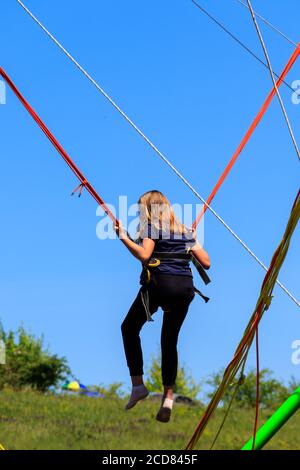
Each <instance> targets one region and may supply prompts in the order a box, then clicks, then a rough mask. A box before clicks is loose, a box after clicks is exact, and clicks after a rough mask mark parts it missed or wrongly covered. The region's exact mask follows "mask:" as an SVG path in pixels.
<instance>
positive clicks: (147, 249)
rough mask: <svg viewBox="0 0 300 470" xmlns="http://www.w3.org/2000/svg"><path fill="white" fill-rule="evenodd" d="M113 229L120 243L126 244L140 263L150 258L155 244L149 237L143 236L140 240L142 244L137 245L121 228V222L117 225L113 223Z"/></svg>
mask: <svg viewBox="0 0 300 470" xmlns="http://www.w3.org/2000/svg"><path fill="white" fill-rule="evenodd" d="M114 229H115V231H116V233H117V235H118V237H119V238H120V240H121V241H122V243H123V244H124V245H125V246H126V248H127V249H128V250H129V251H130V253H131V254H132V255H133V256H135V258H137V259H138V260H140V261H141V262H142V263H145V262H146V261H148V259H149V258H151V255H152V253H153V251H154V246H155V242H154V241H153V240H151V239H150V238H145V239H144V240H143V242H142V245H138V244H137V243H135V242H134V241H132V240H130V238H128V235H127V233H126V231H125V230H124V229H123V227H122V224H120V225H119V226H116V225H115V226H114Z"/></svg>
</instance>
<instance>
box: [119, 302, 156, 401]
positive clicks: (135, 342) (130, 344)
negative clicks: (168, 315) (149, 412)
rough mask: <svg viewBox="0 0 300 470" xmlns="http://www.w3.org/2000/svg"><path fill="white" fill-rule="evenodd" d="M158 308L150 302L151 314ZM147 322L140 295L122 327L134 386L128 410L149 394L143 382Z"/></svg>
mask: <svg viewBox="0 0 300 470" xmlns="http://www.w3.org/2000/svg"><path fill="white" fill-rule="evenodd" d="M157 308H158V307H157V305H156V304H154V302H153V299H152V300H150V311H151V313H154V312H155V311H156V310H157ZM146 321H147V316H146V312H145V308H144V305H143V302H142V299H141V296H140V293H139V294H138V296H137V297H136V299H135V301H134V302H133V304H132V306H131V308H130V310H129V312H128V314H127V316H126V318H125V319H124V321H123V323H122V326H121V330H122V337H123V343H124V350H125V355H126V361H127V365H128V368H129V372H130V377H131V382H132V386H133V387H132V393H131V397H130V399H129V402H128V403H127V405H126V407H125V408H126V409H127V410H128V409H130V408H132V407H133V406H134V405H135V404H136V403H137V402H138V401H139V400H141V399H142V398H145V397H146V396H147V395H148V393H149V392H148V390H147V389H146V387H145V385H144V382H143V374H144V371H143V353H142V348H141V339H140V331H141V329H142V327H143V325H144V324H145V323H146Z"/></svg>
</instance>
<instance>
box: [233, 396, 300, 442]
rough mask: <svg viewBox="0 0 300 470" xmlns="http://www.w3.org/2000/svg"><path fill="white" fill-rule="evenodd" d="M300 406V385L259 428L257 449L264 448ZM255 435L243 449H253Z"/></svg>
mask: <svg viewBox="0 0 300 470" xmlns="http://www.w3.org/2000/svg"><path fill="white" fill-rule="evenodd" d="M299 408H300V387H299V388H297V390H295V391H294V393H293V394H292V395H291V396H290V397H289V398H288V399H287V400H286V401H285V402H284V403H283V405H281V407H280V408H279V409H278V410H277V411H276V412H275V413H274V414H273V416H271V418H270V419H268V421H267V422H266V423H265V424H264V425H263V426H262V427H261V428H260V429H259V431H258V432H257V434H256V438H255V450H259V449H262V448H263V447H264V445H265V444H266V443H267V442H269V441H270V440H271V439H272V437H273V436H274V435H275V434H276V433H277V432H278V431H279V430H280V429H281V428H282V426H283V425H284V424H285V423H286V422H287V421H288V420H289V419H290V418H291V417H292V416H293V414H295V413H296V411H297V410H298V409H299ZM252 445H253V437H252V438H251V439H250V440H249V441H248V442H247V444H245V445H244V447H243V448H242V450H252Z"/></svg>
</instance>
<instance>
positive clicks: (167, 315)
mask: <svg viewBox="0 0 300 470" xmlns="http://www.w3.org/2000/svg"><path fill="white" fill-rule="evenodd" d="M194 296H195V293H194V286H193V280H192V278H182V279H181V282H180V283H178V278H177V277H175V276H173V277H170V278H167V279H166V285H165V286H164V301H163V308H164V318H163V326H162V332H161V353H162V357H161V361H162V362H161V369H162V382H163V386H164V394H163V400H162V404H161V408H160V410H159V412H158V414H157V417H156V419H158V420H159V421H162V422H168V421H169V419H170V416H171V411H172V406H173V391H174V388H175V384H176V377H177V369H178V354H177V342H178V336H179V332H180V329H181V327H182V324H183V322H184V320H185V318H186V315H187V313H188V309H189V305H190V303H191V301H192V300H193V298H194Z"/></svg>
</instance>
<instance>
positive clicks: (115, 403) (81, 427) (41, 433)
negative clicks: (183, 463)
mask: <svg viewBox="0 0 300 470" xmlns="http://www.w3.org/2000/svg"><path fill="white" fill-rule="evenodd" d="M125 403H126V399H121V398H100V399H95V398H88V397H80V396H78V397H77V396H54V395H42V394H39V393H36V392H32V391H22V392H13V391H10V390H5V391H3V392H1V393H0V443H1V444H3V445H4V447H5V448H7V449H10V450H16V449H22V450H23V449H24V450H38V449H50V450H184V448H185V446H186V444H187V442H188V441H189V439H190V438H191V436H192V433H193V432H194V430H195V428H196V425H197V424H198V422H199V419H200V417H201V416H202V413H203V408H201V407H200V406H194V407H190V406H187V405H184V404H177V403H176V404H175V407H174V411H173V415H172V418H171V421H170V422H169V423H167V424H166V423H159V422H158V421H156V420H155V416H156V413H157V410H158V408H159V405H160V401H157V400H154V399H149V398H147V399H146V400H144V401H143V402H140V403H138V404H137V405H136V407H135V408H133V409H132V410H130V411H128V412H125V411H124V405H125ZM271 414H272V413H271V412H269V413H268V412H266V411H262V412H261V424H262V423H263V422H264V421H265V420H266V419H267V418H268V417H269V416H270V415H271ZM222 416H223V411H222V410H218V411H217V413H216V415H215V416H214V417H213V419H212V421H211V423H210V425H209V426H208V428H207V429H206V431H205V434H204V435H203V437H202V439H201V440H200V442H199V445H198V447H197V449H209V447H210V444H211V442H212V440H213V438H214V436H215V434H216V432H217V429H218V426H219V424H220V422H221V420H222ZM253 422H254V410H246V409H238V408H236V409H233V410H232V412H231V415H230V417H229V419H228V422H227V424H226V425H225V428H224V430H223V432H222V434H221V436H220V437H219V440H218V442H217V444H216V446H215V448H216V449H240V448H241V447H242V446H243V444H244V443H245V442H246V441H247V440H248V439H249V437H250V436H251V433H252V429H253ZM299 429H300V414H299V413H298V414H296V415H295V416H294V417H293V418H292V419H291V420H290V421H289V422H288V423H287V424H286V425H285V427H284V428H283V429H282V430H281V431H280V432H279V433H278V435H277V436H275V437H274V438H273V440H272V441H271V442H270V443H269V444H268V446H267V447H266V449H280V450H283V449H290V450H291V449H300V431H299Z"/></svg>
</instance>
